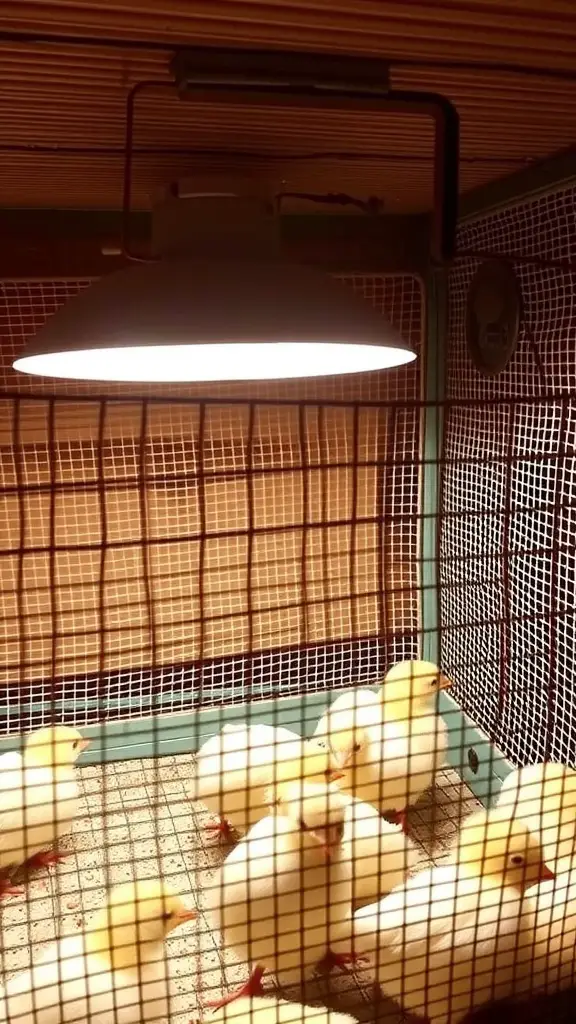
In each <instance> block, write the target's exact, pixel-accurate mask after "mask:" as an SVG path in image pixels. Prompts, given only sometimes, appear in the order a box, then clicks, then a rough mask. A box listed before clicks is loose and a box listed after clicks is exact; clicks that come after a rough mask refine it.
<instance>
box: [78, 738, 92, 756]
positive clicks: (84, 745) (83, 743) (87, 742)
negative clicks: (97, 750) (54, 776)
mask: <svg viewBox="0 0 576 1024" xmlns="http://www.w3.org/2000/svg"><path fill="white" fill-rule="evenodd" d="M91 742H92V740H80V742H79V748H80V753H82V751H83V750H87V749H88V747H89V746H90V744H91Z"/></svg>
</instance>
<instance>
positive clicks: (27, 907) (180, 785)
mask: <svg viewBox="0 0 576 1024" xmlns="http://www.w3.org/2000/svg"><path fill="white" fill-rule="evenodd" d="M193 773H194V760H193V758H191V757H188V756H183V757H165V758H160V759H158V760H152V759H148V760H142V761H140V760H138V761H124V762H120V763H117V764H107V765H98V766H91V767H87V768H83V769H79V774H80V778H81V781H82V791H83V798H84V807H83V811H82V813H81V814H80V816H79V818H78V820H77V822H76V823H75V826H74V833H73V835H71V836H70V837H69V838H67V839H66V841H65V842H64V843H63V844H62V847H63V848H66V849H69V850H70V851H71V854H70V856H69V857H68V858H66V860H65V861H63V862H62V863H61V864H59V865H58V866H57V867H56V868H52V869H50V871H48V870H44V871H41V872H38V873H36V874H35V875H34V876H33V877H31V878H30V879H29V880H28V881H27V883H26V895H25V896H19V897H14V898H11V899H9V900H6V901H3V903H2V908H1V911H0V913H1V915H2V926H1V935H2V972H3V974H4V976H7V975H10V974H12V973H13V972H15V971H18V970H21V969H23V968H25V967H27V966H28V965H29V963H30V958H31V957H32V958H33V959H36V958H37V957H38V955H39V953H40V950H41V948H42V946H43V945H45V944H46V943H49V942H50V941H51V940H52V939H53V938H54V937H55V935H56V934H57V932H61V933H62V934H64V933H69V932H72V931H75V930H77V929H78V928H80V927H81V926H82V922H83V918H84V915H88V914H89V913H90V912H91V911H93V910H94V909H95V908H97V907H99V906H100V905H101V904H102V903H103V901H104V894H105V890H106V887H107V885H109V884H114V883H117V882H124V881H128V880H129V879H131V878H134V877H137V878H146V877H158V875H162V876H164V877H165V878H167V879H169V880H170V882H171V884H172V885H173V886H174V887H175V888H176V889H178V890H179V891H180V892H181V893H182V894H183V895H184V896H185V897H186V901H187V902H188V903H190V905H191V906H194V905H197V906H198V907H199V909H200V910H201V909H202V902H203V897H202V893H203V889H204V888H205V887H206V885H207V883H208V881H209V879H210V878H211V876H212V875H213V874H214V872H215V871H216V870H217V869H218V866H219V864H220V863H221V861H222V859H223V858H224V857H225V856H226V853H227V850H228V849H229V847H228V848H227V847H225V846H220V847H219V846H214V845H211V843H210V841H209V840H208V841H207V839H206V832H205V830H204V829H203V828H202V825H203V824H205V823H206V822H208V821H210V820H211V818H210V815H209V814H208V813H207V811H206V810H205V808H204V807H203V806H202V805H201V804H195V805H192V804H191V803H190V801H189V799H188V796H187V794H188V792H189V790H190V780H191V778H192V776H193ZM476 804H477V801H476V800H475V798H474V796H473V795H472V793H471V792H470V790H469V789H468V788H467V787H466V786H465V785H463V784H462V782H461V781H460V779H459V777H458V776H457V775H456V774H455V773H454V772H452V771H451V770H449V769H446V770H444V771H443V772H442V773H441V774H440V776H439V779H438V784H437V786H436V789H435V790H434V792H429V793H427V794H425V795H424V797H423V798H422V799H421V800H420V801H419V803H418V805H417V806H416V807H415V808H414V809H413V810H412V812H411V817H410V824H411V827H412V829H413V830H414V835H415V837H416V838H417V839H418V840H419V842H420V843H421V844H422V860H423V861H424V862H425V861H427V860H428V859H429V858H430V857H433V859H435V860H437V859H439V858H441V857H442V856H443V854H445V852H446V849H447V847H448V845H449V844H450V841H451V839H452V838H453V836H454V832H455V830H456V828H457V824H458V820H459V818H460V817H461V816H463V815H465V814H467V813H470V811H471V810H472V809H473V807H474V806H475V805H476ZM18 880H19V879H18ZM167 949H168V956H169V959H170V966H171V971H172V973H173V976H174V977H175V978H176V984H177V989H178V996H177V998H176V999H175V1000H174V1003H173V1007H172V1013H171V1024H190V1021H192V1020H193V1019H195V1018H198V1017H201V1016H204V1015H209V1013H210V1011H209V1010H208V1009H206V1010H204V1009H203V1007H204V1004H205V1003H206V1002H207V1001H208V1000H210V999H217V998H219V997H220V995H221V994H223V993H226V992H227V991H229V990H231V989H232V988H233V987H236V986H237V985H239V984H240V983H241V982H242V981H244V980H245V979H246V977H247V968H246V965H244V964H241V963H239V962H238V961H237V959H236V957H235V956H234V955H233V954H231V953H229V952H225V951H224V950H223V949H221V946H220V936H219V935H218V934H215V933H214V932H212V931H211V929H210V927H209V925H208V921H207V920H206V918H205V917H204V916H203V915H202V914H200V916H199V918H198V920H197V921H196V922H193V923H190V924H187V925H185V926H183V927H182V928H181V929H179V930H178V931H177V932H175V933H174V935H173V936H172V937H171V938H169V940H168V946H167ZM265 987H266V989H267V991H271V992H272V991H274V981H273V979H272V978H269V979H266V978H265ZM282 994H283V995H285V996H286V998H289V999H298V998H300V999H302V998H303V993H301V992H299V991H297V990H286V991H285V992H283V993H282ZM304 998H305V999H306V1001H307V1002H309V1003H325V1004H326V1005H328V1006H330V1007H332V1008H334V1009H341V1010H345V1011H347V1012H349V1013H350V1014H352V1015H353V1016H354V1017H356V1018H357V1019H359V1020H362V1021H372V1020H375V1019H377V1020H386V1021H389V1022H390V1024H397V1022H400V1021H401V1020H403V1019H404V1018H403V1017H402V1015H401V1014H400V1013H399V1012H398V1010H397V1009H396V1007H395V1006H394V1004H392V1003H391V1002H389V1001H387V1000H381V1001H380V1002H378V1003H375V1002H374V998H373V987H372V985H371V983H370V979H369V978H368V977H367V976H365V975H363V974H362V973H354V974H352V973H348V972H346V973H344V972H343V971H341V970H339V969H336V970H335V971H334V972H333V974H332V975H331V976H330V977H329V978H325V977H320V978H318V980H317V981H316V980H315V981H314V982H313V983H311V984H310V986H309V987H308V989H307V991H306V993H305V994H304Z"/></svg>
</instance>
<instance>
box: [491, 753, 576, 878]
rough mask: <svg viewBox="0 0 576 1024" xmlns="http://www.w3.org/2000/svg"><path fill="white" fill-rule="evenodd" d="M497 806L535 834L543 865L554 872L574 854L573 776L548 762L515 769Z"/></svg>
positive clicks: (575, 783) (575, 795)
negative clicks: (504, 809) (544, 860)
mask: <svg viewBox="0 0 576 1024" xmlns="http://www.w3.org/2000/svg"><path fill="white" fill-rule="evenodd" d="M498 806H499V807H506V808H508V809H509V813H511V814H513V815H514V817H516V818H520V819H521V820H522V821H524V822H525V823H526V825H527V826H528V828H529V829H530V831H531V832H537V833H538V835H539V837H540V841H541V843H542V846H543V848H544V853H545V857H546V863H547V864H548V865H549V867H551V868H553V869H554V870H558V869H559V867H560V863H561V862H562V861H564V860H565V859H566V858H572V857H573V856H574V854H575V852H576V772H575V771H574V770H573V769H572V768H568V767H567V766H566V765H564V764H555V763H554V762H551V761H548V762H543V763H541V764H531V765H527V766H526V767H524V768H519V769H517V770H516V771H513V772H511V773H510V775H508V777H507V778H506V779H505V780H504V782H503V784H502V789H501V790H500V795H499V797H498Z"/></svg>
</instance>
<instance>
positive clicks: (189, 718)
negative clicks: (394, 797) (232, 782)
mask: <svg viewBox="0 0 576 1024" xmlns="http://www.w3.org/2000/svg"><path fill="white" fill-rule="evenodd" d="M369 688H371V687H369ZM342 692H344V691H342V690H339V691H338V693H339V694H340V693H342ZM334 696H335V694H334V692H333V691H329V690H326V691H325V692H323V693H312V694H304V695H303V696H302V697H285V698H279V699H277V700H264V701H254V702H252V703H250V704H237V705H230V706H228V707H224V708H207V709H206V710H205V711H192V712H189V713H184V714H182V713H180V714H173V715H170V714H166V715H156V716H149V717H146V718H141V719H131V720H129V721H124V722H103V723H102V724H101V725H90V726H86V727H84V728H82V729H81V732H82V734H83V735H84V736H86V737H90V738H91V739H92V745H91V746H90V747H89V749H88V750H87V751H85V752H84V753H83V754H82V755H81V757H80V758H79V762H78V763H79V765H80V766H85V765H90V764H101V763H112V762H119V761H127V760H132V759H136V758H149V757H166V756H168V755H174V754H190V755H191V754H193V753H195V752H196V751H197V750H198V749H199V747H200V746H201V745H202V743H204V742H205V741H206V740H207V739H209V738H210V736H213V735H214V734H215V733H217V732H219V731H220V729H221V728H222V726H223V725H224V724H227V723H230V722H244V721H250V722H251V723H253V724H256V723H258V722H261V723H265V724H267V725H281V726H284V727H285V728H287V729H293V730H294V732H297V733H299V734H300V735H302V736H310V735H311V734H312V733H313V732H314V729H315V727H316V724H317V722H318V719H319V718H320V715H321V714H322V712H323V711H324V710H325V709H326V707H327V706H328V705H329V704H330V703H331V701H332V699H333V697H334ZM440 711H441V714H442V715H443V717H444V720H445V721H446V724H447V726H448V737H449V740H448V760H449V762H450V764H451V765H452V767H453V768H455V769H456V771H457V772H458V773H459V774H460V775H461V776H462V778H464V780H465V781H466V782H467V783H468V785H469V786H470V787H471V789H472V790H473V791H474V793H475V794H476V796H478V798H479V799H480V800H482V802H483V803H487V802H488V799H489V797H490V795H494V794H496V793H497V792H498V790H499V788H500V785H501V783H502V780H503V779H504V778H505V777H506V775H507V774H508V772H509V771H511V768H512V766H511V765H509V764H508V762H506V761H505V760H504V758H503V757H502V755H499V754H498V753H497V752H495V750H494V748H492V747H491V745H490V742H489V740H488V738H487V737H486V736H484V735H483V734H482V732H481V731H480V730H479V729H478V728H477V727H476V726H475V725H474V723H473V722H471V721H470V719H468V718H467V717H466V715H464V714H463V712H462V711H461V709H460V708H459V707H458V705H457V704H456V703H455V701H454V700H452V698H451V697H449V696H448V694H446V693H442V694H441V695H440ZM20 745H21V739H20V737H19V736H11V737H8V738H6V739H4V740H2V741H0V751H2V752H4V751H7V750H17V749H19V748H20ZM470 748H473V749H474V750H475V751H476V753H477V755H478V760H479V769H478V772H477V773H476V774H474V773H473V772H472V771H471V769H470V767H469V764H468V751H469V750H470Z"/></svg>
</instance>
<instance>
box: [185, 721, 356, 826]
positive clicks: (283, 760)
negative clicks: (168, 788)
mask: <svg viewBox="0 0 576 1024" xmlns="http://www.w3.org/2000/svg"><path fill="white" fill-rule="evenodd" d="M338 774H339V773H338V772H334V771H333V766H332V757H331V755H330V753H329V752H328V751H327V750H325V749H324V748H322V746H321V745H320V744H319V743H317V742H316V741H311V740H303V739H302V737H301V736H299V735H298V733H294V732H291V731H290V729H284V728H281V727H274V726H271V725H264V724H262V723H259V724H257V725H246V724H240V725H234V724H231V725H226V726H224V728H223V729H222V731H221V732H220V733H218V735H217V736H212V737H210V739H209V740H207V741H206V743H204V744H203V745H202V747H201V748H200V750H199V751H198V754H197V756H196V776H195V779H194V782H193V787H192V793H191V796H192V799H193V800H201V801H202V803H204V804H205V805H206V806H207V807H208V808H209V810H211V811H213V813H214V814H216V815H217V816H218V821H217V823H215V824H210V825H207V826H206V828H207V829H208V830H209V831H211V832H214V833H216V835H217V836H218V837H219V838H224V839H229V838H230V837H231V833H232V832H233V831H236V832H239V833H244V832H246V831H248V829H249V828H251V827H252V825H254V824H255V823H256V822H257V821H258V820H259V819H260V818H263V817H264V816H265V815H266V814H267V813H268V805H267V803H266V799H265V793H266V789H267V787H268V786H269V785H270V784H271V783H272V782H273V781H274V779H275V778H284V779H288V778H305V779H309V780H310V781H313V782H314V781H318V782H326V781H329V780H330V779H333V778H335V777H336V776H337V775H338Z"/></svg>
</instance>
